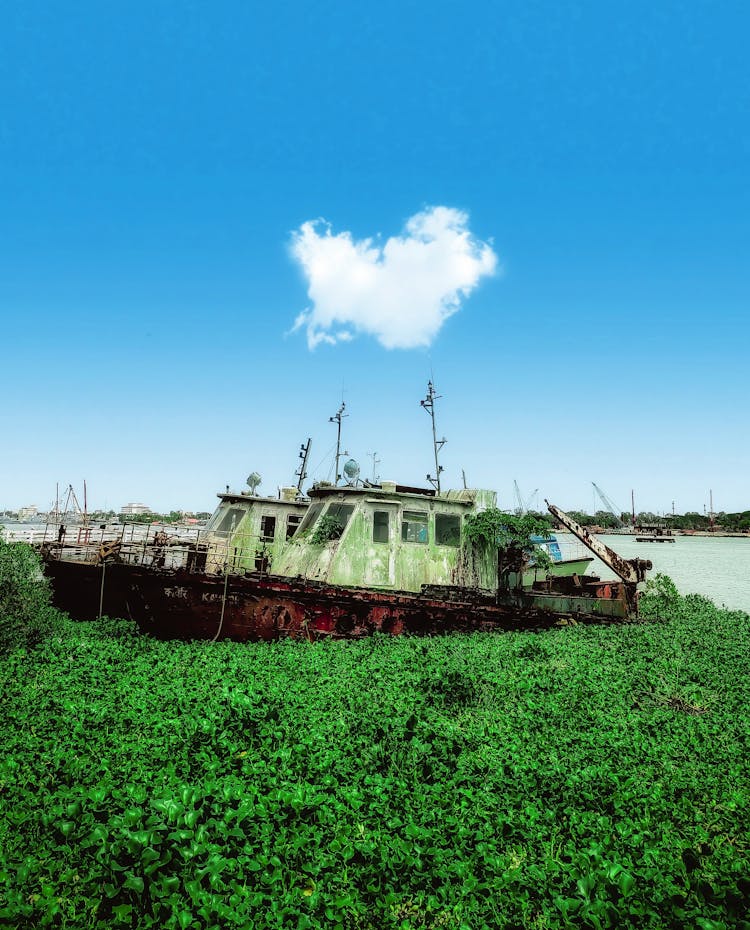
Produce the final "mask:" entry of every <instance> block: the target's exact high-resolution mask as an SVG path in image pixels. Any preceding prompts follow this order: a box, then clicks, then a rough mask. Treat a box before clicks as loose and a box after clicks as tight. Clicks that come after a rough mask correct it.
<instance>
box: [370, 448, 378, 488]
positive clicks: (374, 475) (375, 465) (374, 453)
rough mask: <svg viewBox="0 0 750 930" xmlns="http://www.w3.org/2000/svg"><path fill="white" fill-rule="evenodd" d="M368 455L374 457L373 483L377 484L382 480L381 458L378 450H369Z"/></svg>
mask: <svg viewBox="0 0 750 930" xmlns="http://www.w3.org/2000/svg"><path fill="white" fill-rule="evenodd" d="M368 455H369V456H370V458H371V459H372V483H373V484H377V483H378V482H379V481H380V475H379V474H378V465H380V459H379V458H378V453H377V452H369V453H368Z"/></svg>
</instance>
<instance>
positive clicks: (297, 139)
mask: <svg viewBox="0 0 750 930" xmlns="http://www.w3.org/2000/svg"><path fill="white" fill-rule="evenodd" d="M748 27H750V13H749V12H748V8H747V5H746V4H744V3H741V2H736V3H721V2H711V3H707V2H700V0H692V2H690V3H677V2H665V3H658V4H654V3H652V2H648V3H643V2H630V3H627V4H625V3H621V4H607V3H601V2H578V3H552V2H536V3H533V2H528V0H523V2H517V3H498V2H494V0H493V2H467V3H464V4H458V3H455V2H450V3H447V2H430V3H425V2H412V3H409V2H404V0H401V2H398V3H395V2H390V0H384V2H380V3H378V4H376V5H374V6H373V5H366V6H365V5H363V4H352V3H344V2H324V0H318V2H316V3H279V4H259V3H239V2H232V3H229V2H215V3H212V4H205V3H189V2H182V3H166V2H152V0H150V2H148V3H145V2H131V3H128V4H115V3H109V2H97V3H93V2H85V0H82V2H79V3H75V4H72V5H70V4H69V5H60V4H52V3H49V2H45V3H39V2H34V0H28V2H24V3H16V4H6V5H5V6H4V7H3V10H2V12H1V13H0V102H1V106H0V320H1V321H2V323H1V329H2V335H1V342H0V384H1V385H2V389H3V390H2V397H3V399H2V408H1V411H0V447H1V448H2V454H1V455H0V508H4V507H14V508H15V507H18V506H21V505H25V504H30V503H35V504H37V505H38V506H39V507H47V506H48V505H49V503H50V502H51V500H52V499H53V498H54V491H55V483H56V482H59V483H60V484H61V486H63V485H67V484H68V483H72V484H73V485H74V486H75V487H76V489H77V490H79V491H80V489H81V486H82V482H83V479H84V478H85V479H86V480H87V485H88V491H89V503H90V505H91V506H94V507H96V506H104V505H105V504H106V506H108V507H113V508H115V509H117V508H119V507H120V506H121V505H122V504H124V503H126V502H128V501H144V502H145V503H147V504H149V505H150V506H151V507H152V508H154V509H166V510H168V509H171V508H178V507H179V508H187V509H196V510H202V509H206V510H211V509H213V506H214V502H215V496H214V495H215V492H216V491H217V490H219V489H221V488H223V487H224V485H226V484H230V485H231V486H232V487H237V488H239V487H242V486H243V485H244V481H245V477H246V475H247V474H248V472H250V471H252V470H257V471H259V472H260V473H261V475H262V476H263V478H264V484H263V485H262V486H261V491H262V492H266V493H274V492H275V489H276V487H277V486H278V485H279V484H287V483H290V482H291V481H292V479H293V472H294V469H295V467H296V465H297V458H296V455H297V449H298V447H299V444H300V443H301V442H302V441H304V440H305V439H306V438H307V437H308V436H311V437H312V439H313V453H312V457H311V463H312V465H313V466H314V473H313V477H318V478H326V477H329V475H330V472H331V468H332V454H331V450H332V447H333V443H334V439H335V432H334V428H333V426H332V425H331V424H329V423H328V417H329V416H331V415H332V414H334V413H335V412H336V409H337V408H338V405H339V403H340V401H341V398H342V391H343V397H344V399H345V400H346V404H347V411H348V413H349V414H350V415H349V417H348V418H347V419H346V420H345V421H344V442H345V445H346V448H347V451H348V452H350V453H351V454H352V455H353V456H354V457H355V458H357V459H358V460H359V461H360V463H361V464H362V469H363V471H364V472H365V473H366V474H369V472H370V470H371V460H370V459H369V458H368V454H369V453H371V452H373V451H377V453H378V457H379V459H380V460H381V464H380V466H379V472H380V474H381V476H382V477H383V478H393V479H395V480H398V481H401V482H404V483H420V484H423V483H424V475H425V474H426V473H427V472H428V471H431V468H432V449H431V437H430V431H429V420H428V418H427V416H426V415H425V413H424V412H423V411H422V410H421V409H420V407H419V400H420V399H421V398H422V397H423V396H424V394H425V391H426V387H427V381H428V379H429V377H430V376H431V374H432V375H433V376H434V379H435V382H436V385H437V388H438V391H439V392H440V393H441V394H442V395H443V396H442V400H441V401H440V402H439V407H438V416H439V422H438V430H439V431H440V433H441V434H444V435H445V436H446V437H447V438H448V443H447V444H446V446H445V448H444V451H443V459H442V461H443V463H444V466H445V474H444V483H445V484H448V485H453V486H458V485H459V484H460V481H461V469H462V468H463V469H465V471H466V476H467V479H468V481H469V483H470V484H472V485H476V486H488V487H492V488H495V489H496V490H497V491H498V492H499V495H500V500H501V504H503V505H505V506H512V503H513V501H512V489H513V480H514V479H517V480H518V483H519V485H520V486H521V488H522V490H523V491H524V493H526V494H529V493H531V491H533V490H534V489H535V488H540V489H541V491H540V497H541V496H547V497H549V499H550V500H552V501H554V502H556V503H558V504H560V505H561V506H565V507H569V508H573V507H585V508H587V509H591V508H592V507H593V505H594V500H593V497H592V490H591V481H592V480H594V481H596V482H597V484H599V485H600V486H601V487H603V488H604V489H605V491H606V492H607V493H608V494H609V496H610V497H612V498H613V499H614V500H615V502H617V503H618V504H620V506H622V507H624V508H626V507H628V505H629V498H630V491H631V488H634V489H635V494H636V505H637V506H638V507H639V509H652V510H658V511H664V510H668V509H671V505H672V501H673V500H674V501H675V507H676V509H677V510H678V511H684V510H691V509H692V510H702V509H703V506H704V505H707V504H708V494H709V489H713V494H714V504H715V507H716V509H719V510H727V511H731V510H738V509H745V508H750V489H749V488H748V480H747V475H748V471H749V469H748V460H749V459H750V429H748V401H749V399H750V390H749V382H748V374H749V372H748V346H749V339H748V336H749V335H750V333H749V326H748V317H747V314H748V306H749V303H748V297H749V291H750V289H749V287H748V285H749V283H750V254H749V253H750V235H749V234H750V192H749V190H748V178H749V177H750V174H749V173H748V157H749V156H750V118H749V117H748V114H749V113H750V77H749V74H750V71H749V69H748V67H747V48H746V44H747V35H748ZM439 208H448V210H449V211H460V213H461V214H464V215H463V218H462V220H461V221H460V222H459V223H458V232H459V233H460V234H461V235H463V239H461V236H460V235H459V237H458V238H459V239H460V241H462V242H463V243H464V244H466V243H467V242H468V243H469V245H468V246H467V248H468V250H469V252H470V253H471V254H470V256H469V257H471V256H473V258H474V259H475V260H476V259H477V256H478V255H479V253H480V251H481V249H482V248H485V250H489V251H490V253H491V254H492V255H493V256H495V259H496V267H495V272H494V274H490V273H488V272H489V267H487V268H485V271H484V272H482V273H481V274H480V273H479V272H477V273H476V274H475V275H474V277H472V272H471V271H468V272H466V274H467V275H468V278H465V279H462V278H461V277H460V275H461V274H462V273H463V272H457V274H458V277H457V278H455V279H453V284H451V282H450V281H448V282H447V283H445V284H444V289H446V293H448V295H449V299H448V304H446V303H445V302H442V303H441V298H440V293H442V292H440V293H438V296H437V297H435V295H434V294H433V291H434V290H435V289H436V288H437V289H438V291H439V289H440V287H443V283H444V282H442V278H441V273H442V270H443V267H444V264H445V263H444V262H442V259H440V256H439V255H438V257H437V258H436V255H435V254H434V253H430V254H431V256H432V257H431V258H430V259H429V260H425V261H422V260H421V259H420V255H423V254H424V255H427V250H424V251H420V250H421V248H422V246H424V241H422V243H421V245H420V243H419V242H417V245H416V247H415V249H411V246H412V245H413V243H412V237H411V234H410V233H409V229H408V228H407V224H408V223H409V221H410V218H413V217H415V216H419V215H422V216H423V217H424V216H427V217H431V216H434V215H436V214H435V210H439ZM443 212H444V213H445V211H443ZM451 215H453V214H451ZM456 215H458V214H456ZM319 218H323V219H324V220H325V221H326V222H327V223H328V224H330V225H329V227H328V229H329V233H326V229H327V227H326V226H325V225H324V224H322V223H318V224H317V225H311V226H308V227H307V229H308V230H311V233H310V235H311V236H312V237H313V238H312V254H313V258H312V259H311V260H310V261H311V264H310V265H309V266H306V265H305V263H304V261H302V259H301V258H300V256H299V254H298V253H297V252H296V251H295V248H294V243H295V242H297V243H299V240H300V236H301V235H302V234H301V232H300V230H302V229H303V228H304V227H303V224H308V223H314V221H316V220H318V219H319ZM295 232H296V238H295ZM346 234H348V236H347V235H346ZM442 235H443V234H442V233H441V234H440V235H439V236H438V237H437V238H436V244H437V245H439V244H440V243H441V242H442V241H443V239H442V238H441V236H442ZM394 237H395V238H394ZM417 238H418V237H417ZM368 239H370V240H372V241H371V243H370V249H371V254H370V257H369V259H368V261H367V262H365V263H364V265H362V266H361V267H359V266H357V265H356V262H355V261H354V258H353V259H352V262H353V263H352V264H350V265H346V264H345V263H341V262H339V259H337V258H336V257H335V256H334V257H333V258H332V259H331V258H330V257H329V259H325V256H322V257H321V255H318V253H317V252H316V251H315V248H316V247H320V248H323V247H325V246H326V245H329V246H330V245H334V246H335V245H337V244H343V245H344V246H345V245H346V244H347V243H348V244H349V246H350V251H351V252H352V255H354V253H356V254H357V255H360V254H361V252H362V250H363V249H364V246H363V245H362V241H363V240H368ZM456 241H458V240H456ZM394 242H395V243H396V244H397V245H398V244H399V243H400V245H401V247H402V252H403V255H404V256H406V257H404V258H403V260H402V261H397V260H396V259H394V256H393V255H391V256H388V254H387V253H388V251H389V249H390V247H391V245H392V244H393V243H394ZM357 249H359V251H357ZM399 254H401V253H399ZM441 254H442V253H441ZM486 254H487V252H485V255H486ZM355 257H356V256H355ZM459 257H460V256H459ZM326 261H328V264H326ZM316 262H317V264H316ZM363 268H364V272H363V275H364V277H362V275H361V274H360V272H362V270H363ZM311 269H312V271H311ZM464 270H465V269H464ZM339 271H340V274H338V272H339ZM313 272H314V273H315V274H316V275H318V277H316V278H315V280H316V281H318V282H319V283H320V282H322V283H320V289H319V292H318V291H316V290H315V289H314V288H313V283H312V282H313V278H312V277H311V275H312V274H313ZM370 272H372V275H370ZM342 281H344V282H345V284H346V287H345V290H346V293H345V294H344V295H343V296H342V294H341V286H342V285H341V282H342ZM363 282H364V283H363ZM467 282H468V283H467ZM316 286H317V285H316ZM451 287H452V288H453V290H452V291H451ZM451 295H452V296H451ZM338 300H340V301H342V302H343V304H342V306H338V305H337V301H338ZM451 300H452V301H453V302H452V303H451ZM431 301H432V303H431ZM435 301H437V303H435ZM448 305H450V309H451V310H452V311H453V312H452V313H450V314H448V313H447V312H446V313H443V312H442V311H440V308H441V307H442V308H445V307H446V306H448ZM436 307H437V310H435V308H436ZM415 308H420V309H418V310H417V309H415ZM381 309H382V314H383V318H382V319H380V313H381ZM433 311H434V312H433ZM305 312H306V313H307V316H306V317H304V318H303V319H302V321H301V324H300V326H298V328H297V329H296V330H294V331H293V327H294V324H295V321H296V320H298V317H299V316H300V314H304V313H305ZM417 312H419V313H420V314H423V316H424V327H425V328H423V329H419V333H421V334H422V335H421V336H419V334H418V335H417V336H416V337H415V338H414V340H413V342H415V343H418V344H413V345H411V346H407V347H405V348H404V347H396V348H387V347H386V346H385V343H386V342H387V341H388V339H389V338H394V339H395V338H397V337H396V336H394V335H393V333H394V332H395V331H396V329H398V332H399V333H400V334H403V331H404V327H405V326H406V328H407V329H408V328H409V327H411V326H412V323H413V320H412V318H411V316H410V314H412V313H415V314H416V313H417ZM326 313H328V317H327V316H326ZM331 313H333V318H332V317H331ZM434 313H437V314H438V317H437V318H436V317H435V316H434ZM430 314H433V315H432V316H430ZM419 319H420V320H421V319H422V317H420V318H419ZM430 319H431V320H432V321H433V324H434V325H432V329H431V330H430V324H429V320H430ZM435 319H437V322H436V323H435ZM310 320H314V321H317V322H315V326H317V327H318V328H317V329H316V330H314V331H315V332H317V333H318V334H320V333H321V332H322V333H323V334H324V335H325V334H328V335H329V337H330V335H331V334H333V337H332V338H333V339H334V340H335V344H331V342H330V341H327V340H326V338H323V340H322V341H320V342H319V344H318V345H317V346H315V347H314V348H313V349H311V348H310V341H311V340H310V338H309V336H310V333H311V332H312V331H313V330H310V329H309V328H308V329H306V327H307V325H308V324H309V322H310ZM305 321H307V322H305ZM321 321H322V322H321ZM326 321H327V322H326ZM329 324H330V325H329ZM414 325H416V324H414ZM420 325H421V323H420ZM327 327H328V328H327ZM342 333H343V335H344V337H351V338H344V339H341V338H340V336H341V334H342ZM425 333H426V334H427V335H425ZM389 334H390V335H389ZM420 339H421V341H420Z"/></svg>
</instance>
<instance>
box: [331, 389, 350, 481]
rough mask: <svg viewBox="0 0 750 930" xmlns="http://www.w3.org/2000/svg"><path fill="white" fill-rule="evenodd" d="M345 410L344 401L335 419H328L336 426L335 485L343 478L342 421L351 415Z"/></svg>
mask: <svg viewBox="0 0 750 930" xmlns="http://www.w3.org/2000/svg"><path fill="white" fill-rule="evenodd" d="M345 409H346V404H345V403H344V401H343V400H342V401H341V406H340V407H339V409H338V410H337V411H336V415H335V416H333V417H328V422H329V423H335V424H336V475H335V478H334V481H333V483H334V484H338V483H339V478H340V477H341V475H340V474H339V460H340V458H341V421H342V420H343V418H344V417H346V416H348V415H349V414H347V413H344V410H345ZM346 454H347V453H344V455H346Z"/></svg>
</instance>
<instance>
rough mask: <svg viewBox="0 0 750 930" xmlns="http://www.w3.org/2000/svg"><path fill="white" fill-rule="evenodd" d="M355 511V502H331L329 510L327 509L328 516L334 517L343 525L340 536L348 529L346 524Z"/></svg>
mask: <svg viewBox="0 0 750 930" xmlns="http://www.w3.org/2000/svg"><path fill="white" fill-rule="evenodd" d="M353 513H354V504H329V506H328V510H326V516H327V517H332V518H333V519H334V520H336V521H337V522H338V523H339V524H340V525H341V532H340V533H339V536H341V534H342V533H343V532H344V530H345V529H346V524H347V523H348V522H349V517H351V515H352V514H353Z"/></svg>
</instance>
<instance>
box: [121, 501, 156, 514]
mask: <svg viewBox="0 0 750 930" xmlns="http://www.w3.org/2000/svg"><path fill="white" fill-rule="evenodd" d="M120 513H121V514H122V515H123V516H125V517H128V516H132V515H133V514H135V513H151V508H150V507H149V506H148V505H146V504H123V505H122V508H121V509H120Z"/></svg>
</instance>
